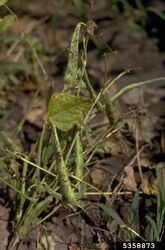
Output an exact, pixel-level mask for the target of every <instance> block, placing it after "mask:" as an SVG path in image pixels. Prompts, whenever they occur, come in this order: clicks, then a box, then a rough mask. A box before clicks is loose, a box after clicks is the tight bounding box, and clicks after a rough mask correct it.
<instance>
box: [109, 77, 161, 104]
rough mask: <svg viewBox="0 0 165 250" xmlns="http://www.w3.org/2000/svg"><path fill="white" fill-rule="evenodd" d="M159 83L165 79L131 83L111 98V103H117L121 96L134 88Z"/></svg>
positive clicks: (159, 78)
mask: <svg viewBox="0 0 165 250" xmlns="http://www.w3.org/2000/svg"><path fill="white" fill-rule="evenodd" d="M158 81H165V77H158V78H154V79H151V80H147V81H142V82H136V83H131V84H128V85H126V86H125V87H123V88H122V89H121V90H119V91H118V92H117V93H116V94H115V95H114V96H113V97H112V98H111V102H114V101H116V100H117V99H118V98H119V97H120V96H121V95H123V94H124V93H125V92H127V91H129V90H131V89H133V88H138V87H140V86H142V85H145V84H148V83H153V82H158Z"/></svg>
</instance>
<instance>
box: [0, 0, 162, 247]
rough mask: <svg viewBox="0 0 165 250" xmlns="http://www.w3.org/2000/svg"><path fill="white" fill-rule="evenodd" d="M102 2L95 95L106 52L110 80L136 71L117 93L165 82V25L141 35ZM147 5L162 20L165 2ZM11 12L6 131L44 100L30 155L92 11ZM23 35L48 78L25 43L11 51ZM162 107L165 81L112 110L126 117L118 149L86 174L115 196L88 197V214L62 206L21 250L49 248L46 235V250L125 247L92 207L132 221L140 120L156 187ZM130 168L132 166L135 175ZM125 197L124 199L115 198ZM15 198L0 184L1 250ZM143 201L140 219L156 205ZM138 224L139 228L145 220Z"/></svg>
mask: <svg viewBox="0 0 165 250" xmlns="http://www.w3.org/2000/svg"><path fill="white" fill-rule="evenodd" d="M100 2H101V3H100V4H98V5H97V6H96V7H94V8H93V10H92V18H93V20H94V21H95V23H96V24H97V29H96V31H95V38H96V40H97V42H96V43H95V42H94V41H92V40H91V41H90V42H89V47H88V66H87V67H88V73H89V77H90V80H91V82H92V84H93V86H94V88H95V89H96V91H99V89H100V88H101V86H102V84H103V82H104V72H105V67H104V56H103V55H104V54H105V53H106V55H107V58H108V59H107V62H108V63H107V64H108V65H107V66H108V67H107V68H108V71H107V78H112V79H113V78H114V77H116V76H117V75H118V74H119V73H121V71H123V67H124V68H135V70H133V71H132V73H131V74H127V75H126V76H124V77H123V78H122V79H120V80H119V81H118V82H117V84H116V85H115V87H114V88H113V89H112V90H111V91H112V93H113V92H114V91H116V90H117V89H119V88H121V87H122V86H124V85H125V84H127V83H131V82H139V81H144V80H148V79H153V78H157V77H163V76H165V69H164V68H165V29H164V27H165V22H164V21H163V20H162V19H161V18H160V17H159V16H158V15H156V14H154V13H150V14H149V15H148V19H147V24H146V26H145V29H144V30H136V29H135V28H133V27H132V26H131V25H130V24H129V18H128V16H127V15H126V13H124V11H123V10H122V8H121V12H120V15H119V16H118V17H116V18H114V13H113V11H112V8H111V7H112V6H111V3H109V1H100ZM147 2H150V3H148V4H150V5H153V6H155V7H157V8H159V9H160V10H161V11H164V13H165V3H164V1H154V0H153V1H147ZM9 6H10V7H11V8H12V10H13V11H14V13H16V14H17V15H18V17H19V22H15V23H14V24H13V25H12V27H11V28H10V29H9V30H8V31H7V32H6V34H5V38H6V40H5V41H6V42H5V45H3V46H1V52H0V61H1V68H0V73H1V80H0V103H1V105H0V117H1V120H2V121H3V122H2V124H1V129H2V131H6V132H11V131H12V130H13V129H14V128H15V127H16V125H17V124H18V122H19V121H20V119H21V118H22V117H23V116H24V115H25V114H26V113H27V110H28V107H29V105H30V103H31V100H32V98H33V96H34V93H35V91H36V89H37V86H38V85H39V84H40V85H41V91H40V94H39V95H38V96H37V97H36V100H35V105H34V104H33V109H32V111H31V112H30V113H29V114H28V115H27V116H26V121H25V123H24V126H23V130H22V131H21V132H20V135H19V139H18V140H19V141H21V143H22V144H23V146H24V150H25V152H26V151H28V150H29V149H30V147H31V146H32V144H33V143H34V142H35V141H36V140H37V139H38V135H39V133H40V131H41V128H42V124H43V121H44V118H45V114H46V108H45V99H46V96H47V91H48V87H49V86H50V84H51V83H52V81H54V82H55V91H60V90H61V89H62V87H63V84H64V81H63V76H64V72H65V69H66V64H67V50H66V48H68V47H69V45H70V41H71V36H72V33H73V31H74V28H75V26H76V24H77V23H78V22H79V21H80V20H83V18H86V17H88V14H87V13H88V11H89V10H88V5H85V6H86V7H85V10H84V13H83V12H82V13H79V12H78V11H77V10H76V9H75V6H74V4H73V2H72V1H66V3H65V4H64V5H63V6H62V1H51V0H49V1H46V0H41V1H37V0H33V1H31V0H29V1H18V0H16V1H14V2H12V1H11V3H10V4H9ZM146 7H147V6H146ZM3 11H4V12H3ZM4 13H5V10H2V14H4ZM81 15H82V16H81ZM83 15H84V16H85V17H83ZM80 16H81V17H80ZM133 18H134V21H135V23H136V24H139V22H140V21H139V19H138V18H139V17H138V16H136V15H135V16H134V17H133ZM22 30H24V32H26V33H28V35H29V37H30V39H31V41H32V43H33V44H34V46H35V49H36V50H37V53H38V55H39V58H40V60H41V62H42V64H43V66H44V68H45V69H46V72H47V74H48V75H49V77H47V79H45V77H44V76H43V74H42V72H41V70H40V67H39V65H38V64H37V62H36V60H35V58H34V57H33V55H32V53H31V52H30V49H29V48H28V47H27V45H25V44H24V43H21V42H20V43H19V45H18V46H17V45H16V46H15V47H14V46H13V43H14V42H13V41H16V40H17V39H18V37H19V36H20V32H22ZM112 51H114V52H113V53H112ZM115 52H116V53H115ZM59 53H60V54H59ZM13 65H16V66H15V67H14V66H13ZM164 105H165V82H164V81H160V82H154V83H152V84H150V85H147V86H144V87H141V88H139V89H134V90H131V91H129V92H128V93H126V94H125V95H124V96H123V97H122V98H120V100H119V103H118V105H117V107H118V108H117V107H116V106H115V107H114V110H115V112H116V113H118V112H119V110H120V112H122V113H123V114H124V116H126V117H127V122H126V127H125V128H123V129H122V136H121V138H120V141H119V142H116V141H115V140H114V141H113V140H112V141H111V146H112V150H111V152H108V151H107V152H98V153H96V155H94V162H96V164H93V166H92V167H91V169H90V174H89V179H90V181H91V183H92V184H93V185H96V186H97V187H98V188H100V189H101V190H103V191H105V192H107V191H113V192H112V193H113V194H112V196H108V197H107V198H106V199H105V197H100V196H95V195H93V196H92V195H91V196H87V197H85V201H86V203H88V204H89V206H88V209H87V210H86V214H85V213H82V211H79V210H78V211H74V210H73V209H72V208H71V207H69V206H67V205H64V206H63V207H62V208H61V209H60V210H59V211H58V212H57V214H55V215H54V216H53V217H52V218H51V219H50V220H49V221H48V222H46V223H44V226H43V227H40V228H38V229H36V230H34V231H33V232H31V234H29V236H28V238H27V239H26V241H25V243H24V245H23V246H22V248H21V249H22V250H23V249H24V250H26V249H45V248H44V247H43V245H44V244H41V242H42V241H44V235H45V231H46V232H47V235H49V237H50V242H51V247H52V248H49V249H57V250H67V249H69V250H79V249H100V250H108V249H113V244H112V243H113V242H115V241H116V240H120V241H122V240H126V238H125V235H124V234H123V233H122V231H121V230H120V229H119V227H118V225H117V223H116V222H115V221H113V220H112V219H111V218H110V217H108V216H107V215H106V214H104V213H103V211H102V210H100V209H99V208H98V207H96V206H95V205H94V203H95V202H98V201H102V202H104V203H105V202H108V204H111V206H113V208H115V209H116V211H118V212H119V214H120V215H121V216H122V218H124V220H125V221H129V219H130V217H129V213H130V204H131V199H132V198H131V197H132V196H131V195H128V194H127V192H128V191H130V192H132V191H133V192H134V191H136V190H137V189H138V188H139V182H140V180H139V175H138V170H137V158H136V145H135V144H136V139H137V134H136V133H135V131H136V129H135V127H136V121H137V117H138V119H139V120H140V122H141V130H140V135H139V138H138V140H139V144H140V150H141V164H142V167H143V169H144V172H145V175H146V176H147V178H148V179H149V181H150V182H151V183H152V182H153V183H154V181H155V177H156V169H157V168H158V167H159V166H160V165H161V166H162V165H164V164H165V131H164V125H165V124H164V121H165V120H164V118H165V108H164ZM119 106H120V109H119ZM4 117H5V118H4ZM3 119H4V120H3ZM100 121H101V120H100ZM100 121H98V123H99V122H100ZM101 129H104V128H101ZM128 129H129V133H128ZM130 164H133V165H134V172H133V173H132V175H131V170H130V168H129V166H130ZM126 177H128V178H126ZM146 188H148V187H146ZM120 191H123V192H125V194H124V195H118V192H120ZM146 193H147V192H146ZM146 196H147V197H146ZM11 197H12V196H11V192H10V191H9V190H8V189H6V187H4V186H3V185H2V184H0V232H1V233H0V249H2V250H3V249H6V246H7V244H8V241H10V238H9V235H10V229H11V221H12V216H13V215H12V198H11ZM140 199H141V200H140V208H139V214H140V215H141V216H142V215H143V214H145V211H143V213H142V207H143V206H144V204H145V208H146V207H147V206H148V207H150V206H151V205H152V203H151V204H149V202H148V201H149V200H150V199H152V195H150V194H144V195H142V196H141V198H140ZM153 200H154V199H153ZM153 204H154V202H153ZM154 206H155V204H154ZM139 221H142V219H140V216H139ZM139 223H140V222H139ZM141 233H143V230H141ZM36 242H38V243H36Z"/></svg>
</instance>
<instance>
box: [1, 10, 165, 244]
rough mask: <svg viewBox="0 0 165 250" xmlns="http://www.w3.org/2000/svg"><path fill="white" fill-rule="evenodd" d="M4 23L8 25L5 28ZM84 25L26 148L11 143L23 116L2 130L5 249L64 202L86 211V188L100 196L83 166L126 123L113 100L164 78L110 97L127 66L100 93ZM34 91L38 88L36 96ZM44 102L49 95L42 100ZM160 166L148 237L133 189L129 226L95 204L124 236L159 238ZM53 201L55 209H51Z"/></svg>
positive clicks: (19, 241)
mask: <svg viewBox="0 0 165 250" xmlns="http://www.w3.org/2000/svg"><path fill="white" fill-rule="evenodd" d="M77 8H78V6H77ZM6 28H7V26H6V27H5V28H4V29H6ZM2 30H3V29H2ZM87 30H88V24H86V23H82V22H80V23H78V24H77V26H76V28H75V31H74V33H73V36H72V41H71V45H70V50H69V56H68V64H67V68H66V73H65V76H64V81H65V84H64V87H63V90H62V92H61V93H53V92H52V90H50V93H51V94H50V97H48V105H47V119H46V121H45V123H44V124H43V128H42V132H41V134H40V136H39V138H38V140H37V142H36V143H35V144H34V145H33V147H32V148H31V150H30V152H28V153H27V152H26V153H25V152H23V151H22V149H21V147H18V146H17V145H16V144H15V142H14V141H15V140H16V139H17V137H18V135H19V132H20V131H21V130H22V127H23V124H24V122H25V119H26V116H25V117H24V118H23V119H22V120H21V122H20V123H19V124H18V125H17V127H16V129H15V130H14V131H13V133H11V134H5V133H1V134H0V138H1V143H0V171H1V177H0V181H1V182H2V183H3V184H4V185H5V186H8V187H9V188H11V189H12V190H13V202H14V208H13V210H14V214H15V218H14V221H13V229H12V233H13V238H12V241H11V242H10V244H9V249H13V248H14V247H16V246H17V248H19V246H21V244H22V242H23V241H24V240H25V238H26V236H27V234H28V233H29V232H30V231H31V230H33V229H34V228H36V227H38V226H39V225H40V224H42V223H43V222H44V221H45V220H47V219H48V218H49V217H51V216H52V215H53V214H54V213H56V211H57V210H58V209H59V208H60V207H61V206H62V205H63V204H64V203H68V204H70V205H71V206H74V207H77V208H81V209H82V211H83V212H85V205H84V202H83V199H82V198H84V195H85V193H87V192H88V191H90V190H91V189H92V190H95V191H96V192H97V193H98V194H102V195H104V193H103V192H102V191H101V190H99V189H98V188H96V187H94V186H93V185H92V184H90V183H88V182H87V181H86V175H87V171H86V169H87V168H88V166H89V165H90V161H91V160H92V155H93V154H94V152H95V151H96V150H97V149H98V148H99V147H100V145H102V147H104V142H105V141H106V140H107V138H108V137H110V136H111V135H112V134H113V133H114V131H118V130H119V129H120V128H121V127H122V125H123V124H124V120H122V119H119V120H117V118H116V117H115V114H114V113H113V111H112V110H113V109H112V107H113V105H115V102H116V101H117V100H118V98H119V97H120V96H121V95H123V94H124V93H125V92H127V91H129V90H130V89H133V88H135V87H136V88H137V87H140V86H142V85H144V84H150V83H152V82H156V81H161V80H165V77H161V78H156V79H151V80H148V81H144V82H138V83H131V84H128V85H127V86H125V87H123V88H122V89H120V90H119V91H117V92H116V93H115V94H114V95H113V96H111V95H110V94H109V93H110V91H109V89H110V88H111V87H112V85H113V84H115V83H116V82H117V81H118V80H119V79H120V78H121V77H123V76H124V75H125V74H127V73H129V72H130V71H131V70H126V71H123V72H122V73H121V74H120V75H119V76H117V77H116V78H115V79H113V80H107V81H106V82H105V84H104V86H103V87H102V89H101V90H100V92H99V93H96V92H95V90H94V89H93V86H92V84H91V83H90V80H89V77H88V72H87V69H86V65H87V53H88V51H87V48H88V41H89V39H90V35H89V33H88V32H87ZM22 35H24V38H25V40H26V42H27V44H28V45H29V48H30V49H31V53H32V54H33V56H34V58H35V60H36V62H37V63H38V65H39V67H40V68H41V71H42V72H43V74H44V76H45V77H47V72H46V70H45V69H44V67H43V65H42V63H41V61H40V59H39V57H38V54H37V53H36V50H35V48H34V47H33V43H32V42H31V40H30V38H29V37H28V36H25V34H22ZM80 43H81V45H82V46H81V48H80ZM22 70H23V69H22ZM105 78H107V77H105ZM38 92H39V89H38V90H37V91H36V95H35V96H34V98H35V97H36V96H37V95H38ZM46 102H47V100H45V103H46ZM31 108H32V105H30V107H29V110H30V109H31ZM28 112H29V111H27V113H28ZM100 113H104V114H105V116H107V118H108V121H109V124H108V125H107V130H106V131H103V132H99V133H98V134H97V133H95V131H94V130H93V129H92V126H91V123H92V120H93V119H95V118H96V117H97V116H98V115H99V114H100ZM86 162H87V164H86ZM13 166H14V167H13ZM162 171H163V169H161V170H159V172H158V193H157V215H156V219H153V218H152V217H151V216H150V215H147V216H146V221H147V222H148V225H149V227H150V235H149V237H146V238H145V237H143V236H141V235H140V234H139V232H138V229H137V228H136V224H137V220H138V218H137V214H136V211H137V208H138V194H135V196H134V198H133V201H132V208H131V223H130V225H128V224H127V223H125V222H124V221H123V219H122V218H121V217H120V215H119V214H118V213H117V212H116V211H115V210H113V209H112V208H110V207H108V206H106V205H105V204H101V203H100V204H98V205H99V206H100V207H101V208H102V209H103V210H104V211H105V213H107V214H108V215H109V216H111V217H112V218H113V219H114V220H116V222H117V223H118V224H119V225H120V227H121V230H124V232H125V233H126V235H127V237H128V239H134V238H136V237H138V238H140V239H141V240H144V241H145V240H157V241H159V240H161V237H162V228H163V221H164V214H165V209H164V205H165V204H164V203H165V196H164V184H163V179H162ZM52 205H53V209H52V208H51V209H50V207H52ZM45 210H47V213H46V215H45V216H44V217H43V216H41V214H42V213H43V212H44V211H45Z"/></svg>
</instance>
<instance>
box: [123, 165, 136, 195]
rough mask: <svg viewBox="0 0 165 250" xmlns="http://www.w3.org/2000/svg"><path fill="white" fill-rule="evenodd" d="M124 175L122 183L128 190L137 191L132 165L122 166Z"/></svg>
mask: <svg viewBox="0 0 165 250" xmlns="http://www.w3.org/2000/svg"><path fill="white" fill-rule="evenodd" d="M124 173H125V177H124V179H123V184H124V185H125V187H126V188H127V189H128V190H131V191H135V192H136V191H137V184H136V181H135V176H134V171H133V168H132V166H126V167H125V168H124Z"/></svg>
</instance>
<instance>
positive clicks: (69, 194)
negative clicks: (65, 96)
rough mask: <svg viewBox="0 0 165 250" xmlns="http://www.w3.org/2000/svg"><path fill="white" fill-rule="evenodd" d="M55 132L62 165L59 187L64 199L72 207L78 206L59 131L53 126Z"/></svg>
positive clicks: (58, 169) (60, 165) (59, 168)
mask: <svg viewBox="0 0 165 250" xmlns="http://www.w3.org/2000/svg"><path fill="white" fill-rule="evenodd" d="M53 131H54V139H55V144H56V146H57V152H58V155H59V157H60V164H59V166H58V168H57V171H58V174H59V185H60V188H61V193H62V195H63V197H64V199H65V200H66V201H67V202H68V203H70V204H71V205H74V206H77V205H78V202H77V200H76V196H75V193H74V191H73V189H72V186H71V182H70V180H69V174H68V169H67V166H66V164H65V160H64V158H63V156H62V148H61V145H60V141H59V138H58V134H57V129H56V127H55V126H53Z"/></svg>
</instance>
